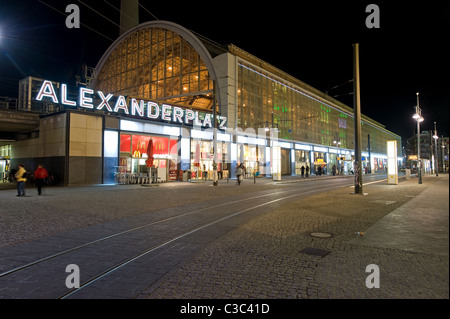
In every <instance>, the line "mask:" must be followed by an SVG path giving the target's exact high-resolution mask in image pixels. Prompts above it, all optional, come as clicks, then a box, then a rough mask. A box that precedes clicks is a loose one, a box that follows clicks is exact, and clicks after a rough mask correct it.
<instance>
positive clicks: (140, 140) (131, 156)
mask: <svg viewBox="0 0 450 319" xmlns="http://www.w3.org/2000/svg"><path fill="white" fill-rule="evenodd" d="M177 142H178V140H177V139H176V138H170V137H161V136H155V135H141V134H128V133H122V134H121V135H120V158H119V166H118V170H117V173H120V174H125V175H127V176H125V178H126V179H128V180H129V179H136V178H145V177H149V178H152V176H151V174H152V173H153V179H156V181H161V182H166V181H175V180H177V178H178V165H177V163H178V147H177ZM150 143H151V144H152V148H151V150H150V149H149V145H150ZM149 152H151V153H152V154H148V153H149ZM149 156H153V165H152V168H150V167H148V166H147V159H148V158H149ZM152 170H153V171H152Z"/></svg>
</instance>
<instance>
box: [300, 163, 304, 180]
mask: <svg viewBox="0 0 450 319" xmlns="http://www.w3.org/2000/svg"><path fill="white" fill-rule="evenodd" d="M300 170H301V171H302V177H303V176H305V166H303V165H302V167H301V168H300Z"/></svg>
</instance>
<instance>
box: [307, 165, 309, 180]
mask: <svg viewBox="0 0 450 319" xmlns="http://www.w3.org/2000/svg"><path fill="white" fill-rule="evenodd" d="M308 176H309V166H308V165H306V177H308Z"/></svg>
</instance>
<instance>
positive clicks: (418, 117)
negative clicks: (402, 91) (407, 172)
mask: <svg viewBox="0 0 450 319" xmlns="http://www.w3.org/2000/svg"><path fill="white" fill-rule="evenodd" d="M416 94H417V105H416V113H415V114H414V115H413V119H415V120H416V121H417V169H418V172H419V184H422V165H421V161H420V122H422V121H423V117H422V110H421V109H420V107H419V92H417V93H416Z"/></svg>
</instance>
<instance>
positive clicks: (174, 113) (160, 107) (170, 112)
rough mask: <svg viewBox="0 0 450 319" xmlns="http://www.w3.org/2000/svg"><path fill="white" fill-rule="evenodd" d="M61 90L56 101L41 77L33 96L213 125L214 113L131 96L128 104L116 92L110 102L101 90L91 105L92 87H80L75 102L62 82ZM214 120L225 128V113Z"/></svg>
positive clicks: (208, 125)
mask: <svg viewBox="0 0 450 319" xmlns="http://www.w3.org/2000/svg"><path fill="white" fill-rule="evenodd" d="M60 93H61V94H60V97H61V99H60V100H58V96H57V94H56V90H55V88H54V86H53V84H52V82H51V81H48V80H44V82H43V83H42V86H41V88H40V89H39V93H38V95H37V96H36V100H37V101H42V99H44V98H50V99H51V100H52V101H53V102H54V103H61V104H63V105H66V106H69V107H77V106H79V107H83V108H87V109H92V110H98V111H102V110H107V111H108V112H110V113H117V114H122V115H131V116H135V117H141V118H146V119H150V120H155V121H167V122H169V123H174V124H187V125H194V126H200V127H204V128H206V127H210V128H212V117H213V115H212V114H210V113H205V112H198V111H193V110H191V109H185V108H182V107H179V106H172V105H169V104H158V103H156V102H152V101H144V100H137V99H134V98H131V99H130V101H129V103H128V104H127V100H126V98H125V96H123V95H119V96H118V97H117V99H116V101H115V102H114V103H113V102H112V100H113V97H114V95H113V94H107V95H106V96H105V94H103V92H102V91H97V95H98V97H99V98H100V103H99V104H98V105H94V104H93V103H94V98H93V97H94V96H95V92H94V90H92V89H88V88H84V87H81V88H80V89H79V94H78V99H77V101H72V100H69V99H68V97H67V85H66V84H61V92H60ZM110 103H111V104H110ZM145 106H147V107H145ZM201 114H202V115H204V116H202V117H203V119H201V118H200V115H201ZM217 120H218V124H219V125H218V126H219V127H218V128H219V129H221V130H225V129H226V127H225V125H226V122H227V118H226V117H225V116H221V115H218V116H217Z"/></svg>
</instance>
